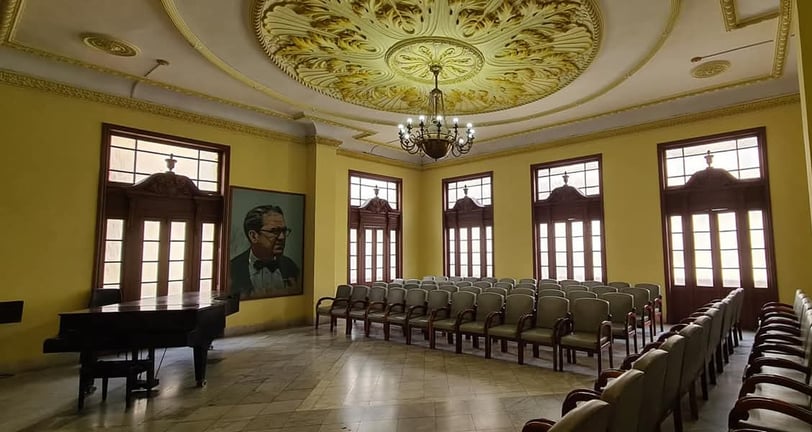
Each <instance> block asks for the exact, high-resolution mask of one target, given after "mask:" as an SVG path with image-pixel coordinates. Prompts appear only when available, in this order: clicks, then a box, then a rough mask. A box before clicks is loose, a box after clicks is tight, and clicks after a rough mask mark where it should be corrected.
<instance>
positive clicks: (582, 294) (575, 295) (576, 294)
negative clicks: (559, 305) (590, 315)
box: [565, 287, 598, 303]
mask: <svg viewBox="0 0 812 432" xmlns="http://www.w3.org/2000/svg"><path fill="white" fill-rule="evenodd" d="M566 288H569V287H565V289H566ZM565 292H566V293H567V300H569V301H570V303H572V302H574V301H575V300H578V299H582V298H592V299H595V298H598V295H597V294H595V293H593V292H589V291H586V290H575V291H565Z"/></svg>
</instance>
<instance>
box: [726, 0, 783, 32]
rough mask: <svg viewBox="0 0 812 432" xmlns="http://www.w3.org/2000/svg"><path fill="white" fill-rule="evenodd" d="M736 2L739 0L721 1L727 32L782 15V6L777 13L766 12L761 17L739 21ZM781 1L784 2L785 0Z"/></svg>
mask: <svg viewBox="0 0 812 432" xmlns="http://www.w3.org/2000/svg"><path fill="white" fill-rule="evenodd" d="M736 1H737V0H719V5H720V6H721V7H722V17H723V18H724V22H725V30H727V31H733V30H738V29H740V28H745V27H747V26H749V25H753V24H758V23H760V22H762V21H766V20H771V19H773V18H777V17H778V15H779V14H780V13H781V9H780V8H781V6H779V10H777V11H773V12H766V13H763V14H761V15H756V16H752V17H749V18H745V19H743V20H739V14H738V13H736ZM781 1H782V2H783V0H781Z"/></svg>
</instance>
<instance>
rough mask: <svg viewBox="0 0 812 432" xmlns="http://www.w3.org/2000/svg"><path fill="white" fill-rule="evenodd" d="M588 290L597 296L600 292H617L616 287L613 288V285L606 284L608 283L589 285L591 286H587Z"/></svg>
mask: <svg viewBox="0 0 812 432" xmlns="http://www.w3.org/2000/svg"><path fill="white" fill-rule="evenodd" d="M589 291H591V292H593V293H595V294H597V295H598V297H600V296H601V294H606V293H616V292H617V288H615V287H610V286H608V285H595V286H591V287H589Z"/></svg>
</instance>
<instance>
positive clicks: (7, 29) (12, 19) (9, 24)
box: [0, 0, 291, 120]
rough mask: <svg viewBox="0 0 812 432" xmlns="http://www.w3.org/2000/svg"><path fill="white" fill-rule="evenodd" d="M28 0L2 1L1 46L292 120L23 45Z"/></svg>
mask: <svg viewBox="0 0 812 432" xmlns="http://www.w3.org/2000/svg"><path fill="white" fill-rule="evenodd" d="M24 4H25V2H24V0H6V2H5V3H0V6H4V7H2V9H0V13H2V17H0V46H7V47H9V48H13V49H15V50H18V51H21V52H24V53H26V54H32V55H35V56H38V57H42V58H45V59H48V60H52V61H56V62H60V63H66V64H70V65H74V66H80V67H83V68H85V69H89V70H92V71H95V72H100V73H104V74H108V75H112V76H115V77H119V78H125V79H129V80H133V81H138V82H141V83H143V84H147V85H151V86H154V87H158V88H162V89H164V90H169V91H172V92H174V93H179V94H183V95H187V96H194V97H198V98H201V99H205V100H208V101H211V102H217V103H221V104H223V105H228V106H232V107H235V108H240V109H244V110H248V111H252V112H257V113H260V114H264V115H268V116H271V117H275V118H281V119H285V120H290V119H291V116H289V115H287V114H284V113H281V112H278V111H274V110H270V109H265V108H260V107H257V106H254V105H248V104H244V103H240V102H235V101H232V100H228V99H224V98H219V97H215V96H211V95H208V94H205V93H202V92H198V91H195V90H191V89H187V88H184V87H179V86H176V85H173V84H166V83H164V82H161V81H155V80H152V79H149V78H144V77H143V76H139V75H133V74H130V73H127V72H121V71H118V70H115V69H110V68H106V67H103V66H98V65H95V64H91V63H87V62H84V61H81V60H78V59H74V58H70V57H65V56H62V55H59V54H55V53H52V52H49V51H45V50H41V49H37V48H32V47H29V46H27V45H23V44H21V43H19V42H16V41H15V40H13V36H14V34H15V33H16V28H17V25H18V24H19V20H20V17H21V16H22V12H23V9H24V8H25V6H24Z"/></svg>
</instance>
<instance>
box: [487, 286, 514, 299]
mask: <svg viewBox="0 0 812 432" xmlns="http://www.w3.org/2000/svg"><path fill="white" fill-rule="evenodd" d="M482 292H489V293H496V294H499V295H501V296H503V297H504V296H506V295H508V292H509V291H508V290H507V289H505V288H500V287H490V288H485V289H483V290H482Z"/></svg>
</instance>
